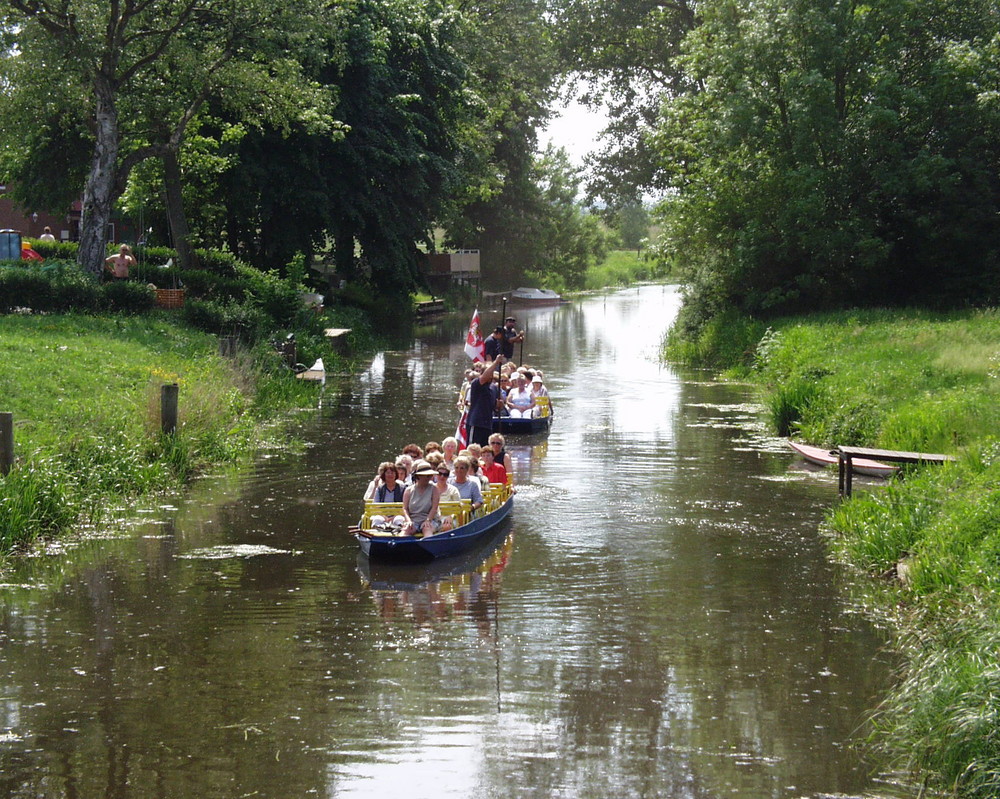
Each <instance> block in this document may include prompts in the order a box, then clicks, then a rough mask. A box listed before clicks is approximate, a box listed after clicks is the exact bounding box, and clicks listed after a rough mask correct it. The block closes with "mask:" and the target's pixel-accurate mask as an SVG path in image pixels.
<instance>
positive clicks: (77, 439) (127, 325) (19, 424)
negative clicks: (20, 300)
mask: <svg viewBox="0 0 1000 799" xmlns="http://www.w3.org/2000/svg"><path fill="white" fill-rule="evenodd" d="M217 349H218V344H217V339H216V337H215V336H211V335H208V334H205V333H202V332H199V331H196V330H193V329H191V328H190V327H187V326H185V325H183V324H180V323H178V322H176V321H174V319H173V317H171V316H170V315H168V314H166V313H162V312H160V313H153V314H149V315H144V316H134V317H124V316H123V317H117V316H116V317H97V316H85V315H76V314H68V315H45V316H43V315H35V316H20V315H8V316H0V411H9V412H11V413H13V415H14V425H15V428H14V429H15V455H16V458H17V463H16V465H15V468H14V469H13V470H12V471H11V473H10V474H9V475H8V476H7V477H6V478H2V477H0V555H3V554H5V553H7V552H9V551H10V550H11V549H13V548H15V547H19V546H23V545H26V544H30V543H31V542H32V541H33V540H34V539H35V538H36V537H38V536H39V535H53V534H59V533H64V532H66V531H68V530H70V529H72V528H73V527H74V526H76V525H77V524H79V523H81V522H85V523H86V522H89V523H93V522H99V521H100V520H101V518H102V515H103V514H104V513H106V511H107V509H108V508H109V507H112V506H116V505H121V504H122V503H124V502H127V501H128V500H130V499H132V498H135V497H138V496H141V495H143V494H146V493H149V492H153V491H160V490H164V489H168V488H172V487H176V486H178V485H180V484H182V483H183V482H184V481H185V480H187V479H188V478H190V477H191V476H192V475H193V474H195V473H197V472H199V471H200V470H203V469H205V468H207V467H209V466H213V467H214V466H217V465H220V464H231V463H237V462H240V461H243V460H246V459H248V458H249V457H250V455H251V453H253V452H254V451H255V450H256V449H257V448H258V447H259V446H260V445H261V444H262V443H263V442H264V440H265V437H266V436H268V435H272V436H277V432H276V431H274V432H271V433H269V432H268V428H267V427H266V426H265V425H263V424H262V423H263V422H264V421H266V420H269V419H273V418H274V417H275V416H276V415H278V414H279V413H281V412H282V411H284V410H286V409H288V408H291V407H295V406H302V405H312V404H314V403H315V401H316V391H317V388H316V387H315V386H314V385H306V384H304V383H303V382H302V381H298V380H295V379H294V378H292V377H291V376H290V374H289V373H288V372H287V370H284V371H282V368H281V367H280V366H279V364H278V362H277V358H276V357H275V356H274V355H273V353H271V352H270V351H269V350H268V349H267V348H261V349H259V350H257V351H254V352H246V353H243V354H241V355H240V356H239V357H238V358H237V359H235V360H228V359H223V358H220V357H219V356H218V355H217ZM175 382H176V383H178V385H179V429H178V431H177V433H176V434H175V435H172V436H165V435H163V434H162V433H161V432H160V418H159V398H160V386H161V385H163V384H164V383H175Z"/></svg>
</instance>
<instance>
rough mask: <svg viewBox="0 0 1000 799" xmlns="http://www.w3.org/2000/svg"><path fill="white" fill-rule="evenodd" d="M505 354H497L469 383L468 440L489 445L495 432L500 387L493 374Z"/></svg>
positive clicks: (500, 364) (466, 425)
mask: <svg viewBox="0 0 1000 799" xmlns="http://www.w3.org/2000/svg"><path fill="white" fill-rule="evenodd" d="M503 362H504V357H503V355H497V356H496V358H494V359H493V360H492V361H490V362H488V363H487V364H486V365H485V367H484V368H483V370H482V371H481V372H480V373H479V375H478V376H477V377H473V378H472V382H471V383H470V385H469V394H468V398H469V417H468V419H467V420H466V422H465V429H466V441H468V442H469V443H470V444H471V443H476V444H479V445H480V446H483V447H486V446H489V442H490V433H492V432H493V412H494V410H495V409H496V405H497V397H498V392H499V389H498V388H497V386H496V384H495V383H494V382H493V374H494V373H495V372H496V370H497V369H499V368H500V366H502V365H503Z"/></svg>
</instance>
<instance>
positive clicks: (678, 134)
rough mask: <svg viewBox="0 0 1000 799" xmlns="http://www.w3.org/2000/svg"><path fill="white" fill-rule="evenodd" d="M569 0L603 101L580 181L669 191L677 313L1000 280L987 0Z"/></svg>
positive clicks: (707, 314)
mask: <svg viewBox="0 0 1000 799" xmlns="http://www.w3.org/2000/svg"><path fill="white" fill-rule="evenodd" d="M563 5H564V11H563V12H562V15H563V25H562V26H561V27H560V31H561V37H562V38H561V43H562V47H563V50H564V51H566V53H567V57H575V61H573V63H575V65H576V68H577V69H578V70H579V71H580V73H581V75H582V77H583V78H584V79H585V80H586V81H587V82H588V86H589V87H590V92H591V95H592V96H594V97H609V98H611V101H612V102H611V109H610V110H611V126H610V131H611V132H612V135H611V136H609V140H610V143H609V150H608V151H606V152H605V153H604V154H603V155H602V157H601V158H600V159H599V161H598V163H597V170H598V177H597V179H596V180H595V181H594V182H593V185H592V187H591V190H592V191H594V192H596V193H598V194H601V195H603V196H605V197H606V198H607V199H608V200H609V201H619V200H627V199H629V198H630V197H635V196H637V195H638V193H639V192H641V191H643V190H646V191H648V190H654V191H659V192H661V193H662V195H661V196H663V198H664V199H663V201H662V202H661V205H660V207H659V212H658V213H659V216H660V219H661V221H662V224H663V232H662V237H661V240H660V251H661V252H662V253H663V254H664V255H666V256H668V257H669V259H670V260H671V261H673V262H674V263H676V265H677V267H678V268H679V269H680V270H681V275H682V278H683V280H684V281H685V282H686V283H687V286H688V288H687V292H688V293H687V296H686V302H685V309H684V326H685V327H686V329H687V332H689V333H694V332H696V331H697V330H698V329H700V327H701V326H703V325H705V324H707V323H708V321H709V320H710V319H711V318H712V317H714V316H716V315H718V314H723V313H725V312H726V311H727V309H730V308H735V309H737V310H738V311H740V312H749V313H753V314H758V315H772V316H773V315H776V314H783V313H789V312H797V311H801V310H808V309H816V308H837V307H845V306H847V307H850V306H857V305H872V304H879V305H885V304H890V305H903V304H908V305H913V304H918V305H924V306H931V307H954V306H957V305H961V304H964V303H967V302H973V303H980V304H981V303H989V302H992V301H994V300H996V299H997V298H998V295H1000V280H998V278H1000V271H998V263H1000V260H998V256H1000V251H998V249H997V245H996V242H997V241H998V240H1000V239H998V233H1000V229H998V226H1000V214H998V210H1000V180H998V178H997V176H998V174H1000V169H998V161H1000V139H998V137H997V134H996V131H997V130H998V126H997V111H998V108H1000V106H998V103H997V97H998V96H1000V95H998V91H997V89H998V87H1000V83H998V75H1000V73H998V70H997V65H998V59H997V56H998V50H997V45H996V42H997V34H998V31H1000V18H998V16H997V14H996V9H995V5H994V4H992V3H989V2H985V0H959V1H958V2H951V3H940V2H937V0H914V1H912V2H911V1H910V0H907V2H900V0H876V1H875V2H871V3H864V4H859V3H852V2H842V1H841V0H823V1H822V2H814V0H801V1H800V2H792V3H787V2H778V0H765V2H756V1H755V2H749V0H707V2H699V3H697V4H688V3H684V2H682V3H678V4H669V5H668V6H663V5H660V4H654V3H646V2H633V1H632V0H630V2H627V3H624V4H618V3H608V2H605V0H575V1H574V2H569V3H566V4H563ZM618 6H621V7H620V8H618ZM622 126H624V127H625V128H626V129H627V130H628V134H627V135H624V136H618V135H613V134H615V133H617V132H619V128H620V127H622Z"/></svg>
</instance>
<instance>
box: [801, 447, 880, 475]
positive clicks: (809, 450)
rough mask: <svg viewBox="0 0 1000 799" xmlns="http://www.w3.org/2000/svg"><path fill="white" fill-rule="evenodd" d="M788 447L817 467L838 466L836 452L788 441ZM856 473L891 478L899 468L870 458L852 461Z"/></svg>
mask: <svg viewBox="0 0 1000 799" xmlns="http://www.w3.org/2000/svg"><path fill="white" fill-rule="evenodd" d="M788 446H790V447H791V448H792V449H793V450H795V451H796V452H797V453H799V455H801V456H802V457H803V458H805V459H806V460H807V461H808V462H809V463H812V464H814V465H816V466H836V465H837V464H838V462H839V460H840V459H839V457H838V456H837V453H836V452H835V451H831V450H826V449H823V448H822V447H813V446H810V445H809V444H802V443H800V442H798V441H792V440H791V439H789V440H788ZM851 463H852V467H853V469H854V471H856V472H858V473H859V474H866V475H868V476H869V477H891V476H892V475H894V474H895V473H896V472H897V471H899V468H898V467H896V466H890V465H889V464H887V463H881V462H880V461H873V460H869V459H868V458H854V459H853V460H852V461H851Z"/></svg>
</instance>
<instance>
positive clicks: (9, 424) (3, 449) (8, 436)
mask: <svg viewBox="0 0 1000 799" xmlns="http://www.w3.org/2000/svg"><path fill="white" fill-rule="evenodd" d="M13 466H14V414H13V413H8V412H5V413H0V474H10V470H11V468H12V467H13Z"/></svg>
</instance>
